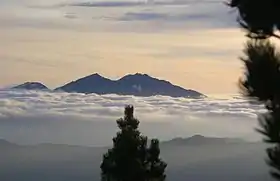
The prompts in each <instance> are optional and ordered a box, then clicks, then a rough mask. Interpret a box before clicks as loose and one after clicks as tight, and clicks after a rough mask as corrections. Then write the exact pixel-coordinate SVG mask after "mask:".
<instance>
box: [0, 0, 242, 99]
mask: <svg viewBox="0 0 280 181" xmlns="http://www.w3.org/2000/svg"><path fill="white" fill-rule="evenodd" d="M114 1H116V0H114ZM114 1H108V0H106V2H107V4H104V2H105V1H99V2H95V3H98V6H95V7H92V6H85V5H84V6H80V5H82V4H81V2H83V1H78V0H77V1H76V2H75V3H76V4H73V3H72V2H73V1H66V0H64V1H62V0H51V1H48V2H47V3H45V2H44V1H38V0H37V1H35V0H23V1H22V0H21V1H20V0H0V40H1V41H0V77H1V78H0V86H6V85H11V84H18V83H22V82H25V81H40V82H42V83H44V84H45V85H47V86H49V87H50V88H55V87H56V86H60V85H62V84H65V83H66V82H69V81H72V80H75V79H77V78H80V77H83V76H86V75H89V74H92V73H96V72H97V73H100V74H101V75H103V76H105V77H109V78H112V79H117V78H119V77H121V76H123V75H125V74H129V73H136V72H141V73H147V74H150V75H151V76H154V77H158V78H162V79H166V80H169V81H171V82H172V83H174V84H177V85H180V86H183V87H185V88H188V89H195V90H197V91H200V92H202V93H205V94H232V93H236V92H237V91H238V89H237V84H236V82H237V80H238V78H239V77H240V76H241V75H242V63H241V62H240V60H239V59H238V57H239V56H240V55H241V54H242V52H241V49H242V45H243V43H244V42H245V38H244V34H243V32H241V31H240V30H239V28H238V27H237V25H236V23H235V14H234V13H235V12H232V11H231V10H230V9H229V8H228V7H226V6H225V5H224V4H223V3H222V1H210V0H202V1H200V2H196V1H191V0H183V1H178V0H177V1H176V0H174V1H169V4H168V5H162V4H155V5H144V4H143V5H137V6H136V5H133V4H125V5H124V4H121V5H120V4H116V3H115V4H114V3H112V2H114ZM162 1H163V0H162ZM92 2H94V1H92ZM122 2H131V0H125V1H122ZM155 2H158V1H155ZM108 4H109V6H108Z"/></svg>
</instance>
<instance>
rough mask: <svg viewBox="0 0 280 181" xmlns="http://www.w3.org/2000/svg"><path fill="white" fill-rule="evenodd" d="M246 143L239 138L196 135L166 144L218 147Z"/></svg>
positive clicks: (176, 139)
mask: <svg viewBox="0 0 280 181" xmlns="http://www.w3.org/2000/svg"><path fill="white" fill-rule="evenodd" d="M244 142H245V141H244V140H242V139H238V138H218V137H206V136H202V135H194V136H191V137H188V138H180V137H178V138H174V139H172V140H170V141H165V142H163V143H165V144H175V145H209V144H212V145H216V144H228V143H244Z"/></svg>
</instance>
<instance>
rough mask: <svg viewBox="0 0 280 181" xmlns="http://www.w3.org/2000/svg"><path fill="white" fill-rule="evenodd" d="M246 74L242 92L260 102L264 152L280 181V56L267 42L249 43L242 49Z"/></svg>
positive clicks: (255, 41) (275, 176)
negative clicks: (262, 105)
mask: <svg viewBox="0 0 280 181" xmlns="http://www.w3.org/2000/svg"><path fill="white" fill-rule="evenodd" d="M244 54H245V56H244V57H242V58H241V59H242V60H243V62H244V64H245V67H246V73H245V77H244V79H243V80H241V84H240V85H241V90H242V92H243V94H244V95H246V96H247V97H249V98H250V100H251V101H252V103H256V101H257V102H258V103H262V104H264V105H265V107H266V109H267V112H266V113H264V114H262V115H260V116H259V123H260V128H259V129H257V131H259V132H260V133H262V134H263V135H264V136H265V141H266V142H267V143H270V144H272V146H271V147H270V148H268V149H267V155H268V160H267V163H268V164H269V165H270V166H271V168H272V170H271V174H272V176H273V177H274V178H276V179H278V180H280V54H279V53H278V52H277V50H276V48H275V46H274V45H273V44H271V43H270V42H269V40H250V41H249V42H248V43H247V46H246V47H245V49H244Z"/></svg>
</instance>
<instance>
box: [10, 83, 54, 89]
mask: <svg viewBox="0 0 280 181" xmlns="http://www.w3.org/2000/svg"><path fill="white" fill-rule="evenodd" d="M12 89H23V90H49V88H48V87H47V86H45V85H44V84H42V83H40V82H25V83H23V84H20V85H17V86H15V87H12Z"/></svg>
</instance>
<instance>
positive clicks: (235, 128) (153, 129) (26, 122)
mask: <svg viewBox="0 0 280 181" xmlns="http://www.w3.org/2000/svg"><path fill="white" fill-rule="evenodd" d="M127 104H133V105H134V106H135V116H136V117H137V118H138V119H139V120H140V122H141V124H140V129H141V131H142V132H143V133H144V134H146V135H148V136H150V137H158V138H160V139H162V140H166V139H171V138H174V137H178V136H181V137H187V136H191V135H193V134H203V135H206V136H207V135H209V136H219V137H242V138H245V139H258V138H259V137H258V136H257V134H255V132H254V130H253V128H254V127H255V126H256V125H257V124H256V114H257V113H258V112H261V111H262V107H261V106H258V105H254V106H252V105H249V104H248V103H247V102H246V101H244V100H242V99H200V100H192V99H184V98H171V97H164V96H154V97H146V98H145V97H134V96H118V95H103V96H100V95H96V94H91V95H84V94H76V93H71V94H69V93H48V92H32V91H31V92H30V91H0V138H5V139H8V140H10V141H13V142H17V143H28V144H33V143H40V142H52V143H65V144H78V145H108V144H110V143H111V138H112V137H113V136H114V135H115V133H116V131H117V126H116V123H115V120H116V119H118V118H120V117H122V116H123V109H124V106H125V105H127Z"/></svg>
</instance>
